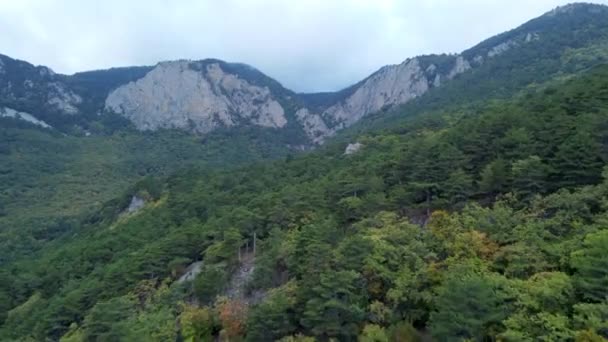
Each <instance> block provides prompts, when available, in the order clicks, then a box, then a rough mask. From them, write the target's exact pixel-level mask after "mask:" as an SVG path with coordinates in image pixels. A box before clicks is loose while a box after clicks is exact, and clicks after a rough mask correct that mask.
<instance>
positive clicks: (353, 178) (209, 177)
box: [0, 66, 608, 341]
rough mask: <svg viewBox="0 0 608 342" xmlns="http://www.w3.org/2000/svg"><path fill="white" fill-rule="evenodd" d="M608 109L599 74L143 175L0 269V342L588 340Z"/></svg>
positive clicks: (598, 295) (602, 312)
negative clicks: (67, 230)
mask: <svg viewBox="0 0 608 342" xmlns="http://www.w3.org/2000/svg"><path fill="white" fill-rule="evenodd" d="M607 117H608V66H599V67H595V68H592V69H590V70H588V71H587V72H585V73H584V74H582V75H580V76H578V77H573V78H570V79H565V80H556V81H554V82H551V83H549V84H545V85H544V86H543V87H535V88H533V89H531V90H527V91H523V92H521V93H519V95H517V96H516V97H514V98H512V99H501V100H489V101H484V102H479V103H477V104H475V105H473V106H471V105H466V106H465V105H455V106H448V107H444V108H442V110H440V111H429V112H425V113H422V114H420V115H418V116H417V117H416V119H415V120H408V121H405V122H402V123H401V124H400V125H399V127H393V128H391V129H390V130H386V131H384V132H374V133H370V134H367V135H365V136H360V137H359V138H358V139H357V142H359V143H361V144H362V148H361V149H360V150H359V151H358V152H355V153H353V154H344V153H343V152H344V147H345V145H344V144H330V145H328V146H326V147H324V148H323V149H321V150H319V151H316V152H313V153H309V154H306V155H301V156H296V157H289V158H286V159H284V160H281V161H276V162H273V163H264V164H258V165H252V166H249V167H246V168H243V169H235V170H232V171H227V170H222V171H213V170H209V169H199V170H196V169H189V170H188V171H183V172H180V173H177V174H173V175H172V176H170V177H168V178H166V179H163V178H160V179H153V178H148V179H146V180H145V181H142V182H140V183H138V184H137V185H135V186H134V187H132V188H131V189H129V190H128V191H125V192H124V195H123V196H122V197H121V198H119V199H116V200H112V201H109V202H106V203H105V204H104V206H103V209H102V210H101V211H99V212H97V213H94V214H91V215H88V216H87V217H86V218H83V219H82V220H79V221H78V222H76V223H74V224H77V225H78V229H77V230H75V231H76V232H77V233H75V234H73V235H71V236H62V237H60V238H58V239H57V240H55V241H54V242H53V243H51V244H48V245H45V246H44V248H42V249H41V250H40V251H39V252H38V253H36V254H35V255H33V256H31V257H29V258H20V259H18V260H16V261H15V262H13V263H10V264H7V265H6V266H3V267H2V268H1V269H0V272H2V274H1V276H0V280H2V282H1V283H0V320H1V321H3V322H4V323H3V325H2V328H1V330H0V337H1V339H4V340H27V339H30V340H44V339H51V340H58V339H61V340H63V341H80V340H96V341H118V340H125V341H139V340H141V341H150V340H158V341H169V340H175V339H177V338H180V339H183V340H188V341H199V340H200V341H205V340H210V339H211V338H212V337H213V336H215V337H218V336H219V337H221V338H224V339H226V340H241V339H244V340H248V341H270V340H278V339H284V340H285V341H313V340H320V341H324V340H328V339H330V338H337V339H339V340H344V341H349V340H351V341H354V340H357V339H359V340H361V341H388V340H391V341H403V340H412V341H416V340H424V339H427V338H429V337H432V338H434V339H435V340H438V341H453V340H479V341H481V340H495V339H500V340H505V341H537V340H544V341H561V340H577V341H601V340H602V339H605V338H607V337H608V302H607V300H608V299H607V298H606V293H608V281H607V279H608V256H607V255H606V253H605V250H606V248H607V246H608V230H607V229H606V223H607V222H606V220H607V217H608V216H607V215H608V207H607V206H606V203H608V202H607V200H608V180H607V178H608V171H604V170H606V169H605V168H604V165H605V161H606V159H607V158H608V154H607V152H608V125H607V124H606V122H607V120H606V118H607ZM353 142H354V141H353ZM134 199H143V201H144V203H145V204H144V206H143V208H141V209H139V210H137V209H135V210H129V209H131V207H130V203H131V204H132V203H133V201H134ZM254 236H255V238H256V240H255V242H254V240H253V239H254ZM253 243H255V244H256V248H255V255H254V256H253V255H252V253H253V252H252V250H253V249H252V247H251V246H252V245H253ZM239 259H240V260H239ZM195 261H202V263H199V264H201V265H202V266H201V272H200V273H198V275H197V276H196V277H195V278H194V279H193V280H186V281H177V280H178V279H179V278H180V277H181V276H182V275H183V274H184V273H185V272H186V269H187V267H188V266H189V265H190V264H191V263H192V262H195ZM245 263H247V269H244V268H243V265H244V264H245ZM188 270H191V269H190V268H188ZM249 272H250V273H249ZM235 274H236V275H237V276H238V277H237V276H235ZM235 277H236V278H238V279H237V280H242V281H244V282H245V284H244V285H242V286H243V287H242V288H240V289H237V288H236V287H241V284H239V283H238V282H235ZM235 284H236V285H235Z"/></svg>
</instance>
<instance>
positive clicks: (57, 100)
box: [45, 68, 82, 114]
mask: <svg viewBox="0 0 608 342" xmlns="http://www.w3.org/2000/svg"><path fill="white" fill-rule="evenodd" d="M45 69H46V68H45ZM49 70H50V69H49ZM47 103H48V104H49V105H51V106H53V107H55V108H56V109H58V110H59V111H62V112H64V113H66V114H78V108H77V106H78V105H79V104H80V103H82V98H81V97H80V96H78V95H76V94H75V93H73V92H72V91H70V90H68V89H66V88H65V86H64V85H63V83H59V82H52V83H49V95H48V100H47Z"/></svg>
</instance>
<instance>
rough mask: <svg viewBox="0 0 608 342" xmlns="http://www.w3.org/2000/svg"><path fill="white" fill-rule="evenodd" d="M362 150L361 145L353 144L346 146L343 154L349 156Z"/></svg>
mask: <svg viewBox="0 0 608 342" xmlns="http://www.w3.org/2000/svg"><path fill="white" fill-rule="evenodd" d="M362 148H363V144H361V143H358V142H357V143H354V144H348V146H346V149H344V154H345V155H347V156H349V155H351V154H355V153H357V152H359V150H361V149H362Z"/></svg>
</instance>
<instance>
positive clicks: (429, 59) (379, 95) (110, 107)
mask: <svg viewBox="0 0 608 342" xmlns="http://www.w3.org/2000/svg"><path fill="white" fill-rule="evenodd" d="M607 8H608V7H606V6H603V5H596V4H587V3H576V4H571V5H567V6H562V7H558V8H556V9H554V10H552V11H549V12H547V13H545V14H544V15H542V16H540V17H538V18H535V19H532V20H530V21H529V22H527V23H525V24H523V25H521V26H519V27H518V28H516V29H513V30H510V31H507V32H505V33H502V34H499V35H497V36H494V37H492V38H489V39H487V40H485V41H483V42H481V43H479V44H477V45H475V46H473V47H471V48H469V49H466V50H464V51H463V52H462V53H459V54H449V55H446V54H443V55H422V56H416V57H412V58H407V59H406V60H404V61H403V62H402V63H399V64H393V65H386V66H383V67H381V68H379V69H378V70H377V71H375V72H373V73H372V74H370V75H369V76H368V77H366V78H364V79H362V80H361V81H359V82H357V83H355V84H353V85H351V86H348V87H346V88H344V89H342V90H339V91H336V92H325V93H296V92H294V91H292V90H290V89H287V88H285V87H284V86H283V85H282V84H281V83H280V82H279V81H276V80H274V79H272V78H271V77H269V76H267V75H266V74H264V73H263V72H261V71H259V70H258V69H256V68H255V67H252V66H250V65H248V64H244V63H229V62H225V61H222V60H219V59H215V58H207V59H203V60H175V61H164V62H159V63H157V64H156V65H154V66H141V67H121V68H112V69H105V70H95V71H88V72H79V73H75V74H73V75H61V74H55V73H53V72H52V70H51V69H49V68H47V67H44V66H33V65H31V64H29V63H27V62H23V61H19V60H14V59H10V58H8V57H7V56H3V55H0V61H2V65H4V64H7V63H5V61H7V59H8V60H9V62H11V61H12V64H15V63H25V65H24V66H21V68H20V69H30V71H31V72H30V74H33V73H35V72H38V73H39V74H40V75H39V77H37V78H34V79H32V80H30V79H22V80H18V81H19V82H13V83H9V84H8V85H7V84H6V82H4V84H2V78H3V76H2V75H3V73H4V72H3V71H0V91H1V92H0V105H5V107H8V108H10V109H12V110H17V111H21V112H26V113H30V114H31V115H32V116H33V117H36V118H38V119H39V120H41V121H44V122H49V124H50V125H51V126H53V122H56V121H58V120H54V119H53V114H55V115H60V116H62V119H65V116H66V115H73V114H82V115H83V116H85V117H89V118H88V119H87V118H85V119H81V120H78V119H77V118H71V119H68V120H67V121H68V122H69V123H70V125H73V124H76V125H80V126H87V124H86V122H87V120H89V121H90V120H94V118H95V115H99V114H100V113H104V114H119V115H121V116H122V117H124V118H127V119H128V120H130V121H131V122H132V123H133V124H134V126H135V127H136V128H137V129H140V130H155V129H159V128H169V129H175V128H177V129H182V130H189V131H193V132H197V133H208V132H210V131H212V130H214V129H217V128H218V127H233V126H235V125H254V126H261V127H269V128H274V129H280V128H282V127H283V126H284V125H286V124H287V123H289V124H290V125H291V126H293V127H297V128H299V129H300V130H301V131H302V132H303V134H305V135H306V136H307V137H308V140H309V143H310V144H312V145H316V144H320V143H323V142H324V141H325V140H326V139H327V138H328V137H330V136H333V135H335V134H336V133H337V132H338V131H339V130H341V129H343V128H347V127H349V126H351V125H353V124H355V123H357V122H358V121H359V120H360V119H362V118H364V117H366V116H368V115H369V114H373V113H376V112H379V111H384V110H386V109H388V108H391V107H395V106H400V105H403V104H406V103H408V102H409V101H411V100H413V99H416V98H419V97H420V96H422V95H424V94H426V93H427V92H428V91H429V90H431V89H433V88H438V87H441V86H442V85H444V84H445V83H449V82H450V81H451V80H452V79H453V78H455V77H456V76H458V75H459V74H462V73H465V72H467V71H469V70H471V69H476V68H477V67H480V66H482V65H483V64H484V62H486V61H487V60H489V59H493V58H496V57H498V56H500V55H501V54H504V53H506V52H508V51H510V50H512V49H518V48H525V45H526V44H531V43H535V42H538V41H541V43H542V40H543V33H544V32H547V29H550V27H547V26H551V25H555V24H556V23H557V22H558V21H563V20H569V21H571V23H569V24H570V25H583V24H584V22H582V20H583V19H584V20H588V19H589V18H591V17H594V18H595V20H598V18H599V17H598V16H605V17H606V18H608V15H607V14H608V10H607ZM578 17H581V19H577V18H578ZM577 20H578V21H577ZM582 44H585V43H584V42H582V43H581V45H582ZM177 65H181V67H179V68H178V67H175V68H172V71H171V72H169V73H167V72H165V73H163V72H161V71H159V70H158V69H159V68H160V69H163V68H167V67H168V66H177ZM209 65H217V67H214V71H213V72H214V75H215V76H217V77H219V78H218V79H216V80H215V81H213V82H215V83H214V84H211V83H209V82H207V81H205V78H206V77H203V76H205V75H207V76H208V75H210V74H209V71H208V70H207V71H205V70H203V69H201V66H206V67H208V66H209ZM185 66H187V67H186V69H184V67H185ZM4 69H6V68H5V67H4V68H3V69H0V70H4ZM187 69H191V70H193V71H196V72H198V73H202V74H203V75H202V76H200V75H199V76H200V77H199V76H197V75H196V73H194V72H190V70H187ZM155 70H156V71H157V72H156V73H162V74H163V75H164V77H168V79H169V78H171V77H172V79H173V81H172V82H174V89H173V90H171V91H164V90H163V89H164V88H163V87H165V88H166V84H164V85H163V83H164V80H163V79H162V77H160V76H158V75H156V76H154V75H153V76H152V77H149V79H150V81H149V84H148V85H147V86H146V87H145V88H142V87H141V84H143V83H145V82H143V81H142V82H140V86H139V87H138V86H135V87H134V86H133V85H132V83H137V81H141V80H143V79H146V77H147V76H149V75H150V73H155ZM220 74H221V75H220ZM93 75H94V76H95V77H96V78H97V79H105V80H104V81H103V82H101V83H103V84H99V83H100V82H99V81H98V80H93V77H91V76H93ZM193 77H194V78H196V77H199V80H198V81H196V80H194V81H193V80H192V78H193ZM151 78H154V79H153V80H152V79H151ZM207 78H208V77H207ZM237 80H239V81H238V82H237ZM189 82H190V83H189ZM235 82H236V83H235ZM17 83H21V84H17ZM237 83H238V84H237ZM28 87H29V88H28ZM175 87H177V88H175ZM201 87H202V88H209V89H208V90H209V91H202V92H201V91H200V89H201ZM226 87H227V88H226ZM15 88H17V90H18V91H17V92H18V93H19V94H21V95H22V96H21V98H20V96H19V94H17V95H16V96H14V94H12V93H11V90H14V89H15ZM30 88H31V89H33V90H32V91H29V89H30ZM119 88H122V89H123V91H122V93H121V94H122V96H113V97H112V99H111V100H110V101H108V99H109V98H110V95H111V94H112V93H115V92H116V90H117V89H119ZM211 88H212V89H211ZM177 89H180V91H179V92H178V91H177ZM165 90H166V89H165ZM32 92H33V94H32ZM36 92H37V93H36ZM161 93H162V94H163V96H162V97H164V100H160V99H159V94H161ZM11 95H13V96H12V97H11ZM182 95H184V96H182ZM37 96H38V100H37V98H36V97H37ZM22 98H25V99H22ZM20 99H21V100H23V101H20ZM21 102H24V103H21ZM11 105H12V107H11ZM44 106H46V107H44ZM38 112H42V113H41V114H39V113H38ZM91 117H92V118H93V119H91Z"/></svg>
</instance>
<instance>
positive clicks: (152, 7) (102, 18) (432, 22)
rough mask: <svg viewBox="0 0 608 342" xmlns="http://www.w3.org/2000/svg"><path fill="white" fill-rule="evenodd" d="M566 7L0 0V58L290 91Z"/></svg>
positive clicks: (421, 1)
mask: <svg viewBox="0 0 608 342" xmlns="http://www.w3.org/2000/svg"><path fill="white" fill-rule="evenodd" d="M567 2H568V1H563V0H534V1H530V0H510V1H504V0H500V1H499V0H483V1H482V0H460V1H454V0H418V1H405V0H403V1H401V0H291V1H283V0H257V1H256V0H223V1H216V0H198V1H196V0H181V1H169V0H132V1H124V0H105V1H82V0H20V1H8V0H0V32H2V36H1V37H0V49H2V51H0V53H3V54H7V55H9V56H11V57H15V58H20V59H24V60H27V61H29V62H32V63H34V64H43V65H48V66H50V67H51V68H53V69H55V71H58V72H62V73H73V72H76V71H83V70H90V69H100V68H109V67H113V66H127V65H152V64H155V63H157V62H158V61H162V60H171V59H183V58H186V59H202V58H210V57H214V58H220V59H224V60H227V61H233V62H244V63H248V64H251V65H253V66H255V67H256V68H258V69H260V70H261V71H263V72H265V73H267V74H268V75H269V76H271V77H274V78H276V79H277V80H279V81H280V82H281V83H283V84H284V85H285V86H287V87H289V88H291V89H294V90H297V91H323V90H336V89H339V88H342V87H345V86H348V85H349V84H351V83H354V82H356V81H358V80H360V79H362V78H364V77H365V76H367V75H368V74H370V73H371V72H373V71H374V70H376V69H378V68H379V67H381V66H383V65H385V64H393V63H399V62H401V61H402V60H404V59H406V58H407V57H412V56H415V55H419V54H424V53H442V52H459V51H462V50H464V49H466V48H468V47H470V46H472V45H474V44H476V43H477V42H479V41H481V40H483V39H485V38H488V37H490V36H492V35H494V34H497V33H500V32H502V31H505V30H508V29H511V28H514V27H516V26H518V25H520V24H522V23H523V22H525V21H527V20H529V19H532V18H533V17H536V16H538V15H541V14H542V13H544V12H546V11H548V10H550V9H552V8H553V7H555V6H558V5H563V4H565V3H567ZM597 2H599V3H604V4H606V3H608V0H603V1H597Z"/></svg>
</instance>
